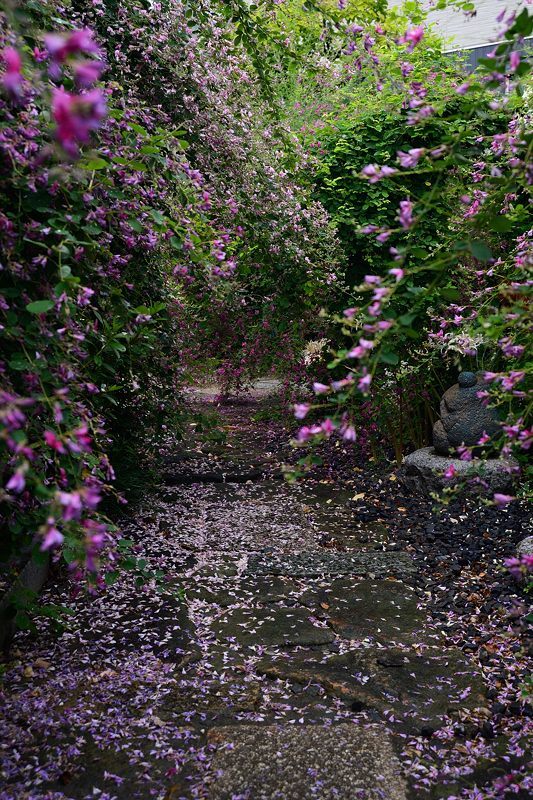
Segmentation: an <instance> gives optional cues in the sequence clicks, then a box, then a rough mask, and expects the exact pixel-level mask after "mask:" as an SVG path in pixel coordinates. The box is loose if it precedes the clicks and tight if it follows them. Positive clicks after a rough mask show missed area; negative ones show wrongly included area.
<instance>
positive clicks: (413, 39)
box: [400, 25, 424, 53]
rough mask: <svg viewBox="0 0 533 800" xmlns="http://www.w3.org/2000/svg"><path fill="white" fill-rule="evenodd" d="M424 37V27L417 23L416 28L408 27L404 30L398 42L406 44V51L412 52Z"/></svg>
mask: <svg viewBox="0 0 533 800" xmlns="http://www.w3.org/2000/svg"><path fill="white" fill-rule="evenodd" d="M423 38H424V28H423V27H422V26H421V25H418V26H417V27H416V28H410V29H409V30H407V31H405V33H404V35H403V36H402V37H401V38H400V44H407V52H408V53H412V52H413V50H414V49H415V47H416V46H417V44H420V42H421V41H422V39H423Z"/></svg>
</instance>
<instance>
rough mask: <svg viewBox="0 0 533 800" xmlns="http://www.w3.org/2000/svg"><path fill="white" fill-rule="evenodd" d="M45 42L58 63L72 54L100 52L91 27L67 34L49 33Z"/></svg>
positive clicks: (53, 58)
mask: <svg viewBox="0 0 533 800" xmlns="http://www.w3.org/2000/svg"><path fill="white" fill-rule="evenodd" d="M44 43H45V45H46V49H47V50H48V53H49V55H50V57H51V58H52V60H53V61H55V62H56V63H58V64H62V63H63V62H64V61H66V59H67V58H68V57H69V56H71V55H77V54H79V53H99V52H100V50H99V48H98V45H97V44H96V42H95V41H94V39H93V32H92V31H91V30H90V29H89V28H81V29H80V30H77V31H73V32H72V33H70V34H68V35H67V36H65V35H63V34H61V33H49V34H47V35H46V36H45V37H44Z"/></svg>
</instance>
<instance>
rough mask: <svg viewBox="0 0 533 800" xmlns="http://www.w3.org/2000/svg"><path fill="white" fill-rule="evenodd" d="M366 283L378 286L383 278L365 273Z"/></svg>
mask: <svg viewBox="0 0 533 800" xmlns="http://www.w3.org/2000/svg"><path fill="white" fill-rule="evenodd" d="M365 283H368V285H369V286H377V285H378V284H379V283H381V278H380V277H379V275H365Z"/></svg>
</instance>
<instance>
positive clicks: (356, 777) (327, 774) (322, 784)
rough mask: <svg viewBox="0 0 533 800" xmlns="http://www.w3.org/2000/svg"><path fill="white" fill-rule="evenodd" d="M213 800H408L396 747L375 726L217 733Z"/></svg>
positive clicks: (224, 730) (213, 738)
mask: <svg viewBox="0 0 533 800" xmlns="http://www.w3.org/2000/svg"><path fill="white" fill-rule="evenodd" d="M209 739H210V742H212V743H213V744H214V745H215V746H216V747H217V751H216V755H215V758H214V761H213V767H214V769H215V771H216V772H217V773H219V775H220V777H219V778H218V779H217V781H216V783H214V784H213V786H212V787H211V788H210V790H209V793H208V797H209V800H234V799H235V798H236V797H243V798H250V800H252V798H253V800H317V798H320V799H321V800H338V798H346V800H348V798H357V797H364V798H367V800H382V798H387V800H404V798H405V783H404V780H403V778H402V776H401V774H400V765H399V763H398V760H397V758H396V756H395V755H394V752H393V750H392V747H391V745H390V742H389V741H388V739H387V737H386V736H383V733H382V731H380V730H379V729H378V728H376V727H375V726H373V727H372V726H371V727H368V728H366V729H363V728H359V727H356V726H355V725H336V726H333V727H330V728H327V729H323V728H314V727H300V728H287V727H285V728H283V727H281V726H268V727H264V728H257V727H254V726H250V725H245V726H241V727H238V728H237V727H231V728H228V727H226V728H213V729H212V731H211V733H210V736H209Z"/></svg>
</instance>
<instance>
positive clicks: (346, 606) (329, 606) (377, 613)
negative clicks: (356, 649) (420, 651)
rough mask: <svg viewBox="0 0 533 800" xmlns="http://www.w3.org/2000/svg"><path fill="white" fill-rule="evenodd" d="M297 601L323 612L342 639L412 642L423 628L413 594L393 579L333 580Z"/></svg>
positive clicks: (419, 635) (416, 599) (422, 617)
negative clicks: (326, 585) (367, 638)
mask: <svg viewBox="0 0 533 800" xmlns="http://www.w3.org/2000/svg"><path fill="white" fill-rule="evenodd" d="M299 600H300V602H301V603H303V604H304V605H306V606H308V607H309V608H311V609H316V610H319V609H322V610H323V611H325V613H326V614H327V616H328V624H329V625H330V626H331V628H333V630H334V631H335V633H338V634H339V636H341V637H342V638H343V639H357V640H359V639H363V638H365V637H371V638H372V639H373V640H374V641H377V642H381V643H384V644H386V643H390V642H402V643H405V642H414V641H416V640H420V637H421V632H422V630H423V628H424V622H425V617H424V615H423V614H422V613H421V612H420V611H418V608H417V606H418V597H417V595H416V594H415V592H414V591H413V590H412V589H410V588H409V587H408V586H406V585H405V584H404V583H402V582H401V581H397V580H381V581H376V580H362V581H360V580H357V579H356V578H348V579H346V578H341V579H336V580H333V581H331V583H330V584H329V586H328V587H326V588H322V589H318V590H315V591H313V590H312V589H311V590H309V591H308V592H306V593H305V594H304V595H303V596H301V597H300V598H299Z"/></svg>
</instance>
